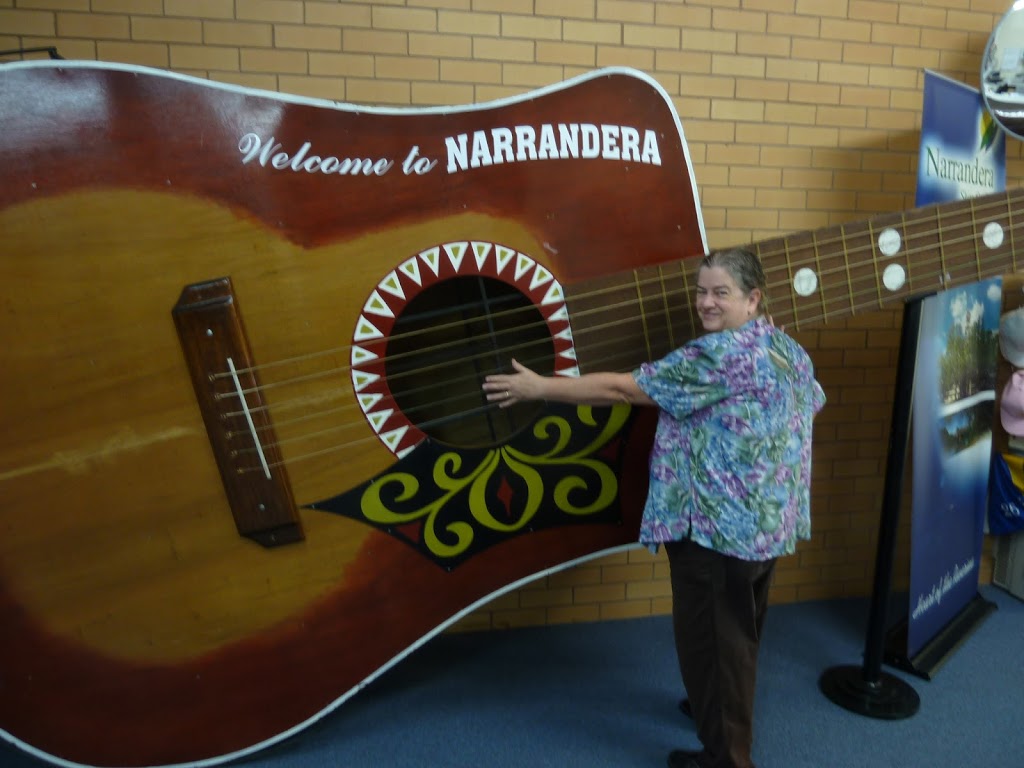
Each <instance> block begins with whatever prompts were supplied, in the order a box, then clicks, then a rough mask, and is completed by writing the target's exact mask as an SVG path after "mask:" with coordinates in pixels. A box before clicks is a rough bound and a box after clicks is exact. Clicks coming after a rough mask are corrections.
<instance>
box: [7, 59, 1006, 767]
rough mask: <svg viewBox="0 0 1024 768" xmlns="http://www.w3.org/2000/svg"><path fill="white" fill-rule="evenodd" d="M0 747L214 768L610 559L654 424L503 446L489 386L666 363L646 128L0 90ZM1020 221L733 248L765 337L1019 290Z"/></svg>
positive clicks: (150, 74)
mask: <svg viewBox="0 0 1024 768" xmlns="http://www.w3.org/2000/svg"><path fill="white" fill-rule="evenodd" d="M0 181H2V183H0V233H2V236H3V249H2V251H0V309H2V312H3V322H2V323H0V349H2V350H3V352H2V355H3V358H2V359H3V372H2V374H0V394H2V402H3V409H2V411H0V428H2V431H3V434H4V436H5V440H4V441H3V444H2V446H0V530H2V531H3V533H4V535H3V536H2V537H0V624H2V626H3V632H0V680H2V681H3V694H4V695H3V696H2V697H0V735H2V736H4V737H5V738H7V739H9V740H11V741H13V742H14V743H15V744H17V745H18V746H21V747H23V748H26V749H28V750H30V751H31V752H32V753H33V754H36V755H38V756H40V757H43V758H44V759H51V760H54V761H57V762H65V763H66V762H72V763H77V764H89V765H103V766H107V765H110V766H113V765H140V764H147V765H170V764H176V763H192V762H200V761H202V762H204V763H206V764H211V763H215V762H219V761H223V760H228V759H230V758H232V757H237V756H240V755H243V754H246V753H248V752H251V751H254V750H256V749H259V748H261V747H263V746H266V745H269V744H272V743H274V742H276V741H279V740H281V739H283V738H285V737H286V736H288V735H289V734H292V733H294V732H296V731H297V730H299V729H301V728H303V727H305V726H306V725H308V724H310V723H312V722H314V721H315V720H317V719H318V718H319V717H321V716H323V715H324V714H326V713H327V712H329V711H331V710H333V709H334V708H335V707H337V706H338V705H339V704H340V703H342V702H343V701H345V700H346V699H347V698H349V697H350V696H352V695H353V694H354V693H356V692H357V691H358V690H359V689H360V688H361V687H363V686H364V685H365V684H366V683H368V682H369V681H370V680H372V679H373V678H374V677H376V676H377V675H379V674H380V673H381V672H382V671H384V670H386V669H387V668H388V667H389V666H391V665H392V664H394V663H395V662H396V661H398V660H399V659H401V658H402V657H403V656H404V655H405V654H407V653H408V652H409V651H410V650H411V649H413V648H415V647H417V645H418V644H419V643H421V642H422V641H423V640H424V639H426V638H429V637H430V636H432V635H433V634H436V633H437V632H439V631H441V630H442V629H443V628H444V627H445V626H447V625H449V624H450V623H451V622H452V621H453V620H455V619H457V618H458V617H460V616H461V615H464V614H465V613H466V612H467V611H470V610H472V609H474V608H475V607H477V606H479V605H480V604H482V603H483V602H485V601H486V600H488V599H490V598H491V597H493V596H494V595H496V594H500V593H501V592H503V591H505V590H508V589H510V588H513V587H515V586H517V585H519V584H521V583H522V582H524V581H525V580H528V579H531V578H535V577H537V576H538V575H542V574H544V573H547V572H550V571H551V570H553V569H557V568H563V567H566V566H567V565H571V564H572V563H575V562H578V561H580V560H581V559H585V558H590V557H595V556H598V555H600V554H603V553H606V552H610V551H615V550H617V549H619V548H621V547H626V546H630V545H631V544H632V543H633V542H634V541H635V538H636V532H637V527H638V523H639V510H640V508H641V505H642V500H643V496H644V490H645V485H646V451H647V445H648V442H647V441H648V438H649V421H650V419H649V418H648V416H649V415H645V414H636V413H631V412H630V411H629V410H628V409H624V408H611V409H590V408H579V409H576V408H535V407H531V406H522V407H517V408H514V409H510V410H509V411H502V412H499V411H497V409H494V408H491V407H489V406H488V405H487V404H486V402H485V401H484V400H483V398H482V397H481V392H480V386H479V383H480V381H481V379H482V377H483V376H484V375H486V374H487V373H488V372H491V371H494V370H497V369H500V368H502V367H504V366H507V365H508V361H509V359H510V358H511V357H513V356H515V357H516V358H518V359H521V360H523V361H525V362H528V363H529V364H531V365H533V366H534V367H536V368H538V369H539V370H543V371H547V372H549V373H554V374H558V375H566V376H571V375H575V374H576V373H578V372H579V371H580V370H586V369H588V368H604V369H608V368H610V369H619V370H628V369H629V368H630V367H632V366H634V365H636V364H637V363H638V362H640V361H642V360H644V359H650V358H654V357H657V356H659V355H661V354H664V353H665V352H667V351H668V350H669V349H671V348H673V347H674V346H677V345H678V344H680V343H682V342H683V341H685V340H686V339H688V338H691V337H692V336H693V334H694V328H695V318H694V313H693V311H692V308H691V306H690V304H689V300H690V296H691V291H690V287H691V283H692V279H693V276H692V274H690V267H689V265H688V264H686V263H685V258H686V257H689V256H692V255H697V254H700V253H702V252H703V251H704V250H705V242H704V234H703V228H702V224H701V221H700V216H699V212H698V209H697V203H696V194H695V187H694V184H693V180H692V174H691V172H690V165H689V160H688V156H687V151H686V145H685V141H684V139H683V135H682V131H681V128H680V125H679V122H678V119H677V117H676V116H675V112H674V110H673V108H672V105H671V103H670V101H669V100H668V98H667V96H666V95H665V94H664V92H662V91H661V90H660V89H659V88H658V87H657V86H656V85H655V84H654V83H653V82H652V81H651V80H649V79H647V78H646V77H643V76H641V75H639V74H638V73H635V72H630V71H623V70H602V71H599V72H595V73H593V74H592V75H589V76H586V77H583V78H579V79H577V80H575V81H570V82H568V83H564V84H562V85H559V86H556V87H552V88H548V89H544V90H542V91H538V92H535V93H532V94H528V95H527V96H525V97H523V98H520V99H513V100H509V101H506V102H501V103H495V104H490V105H483V106H479V107H473V108H470V107H466V108H450V109H425V110H410V111H405V112H398V111H393V110H372V109H366V108H356V107H351V106H343V105H332V104H328V103H324V102H310V101H302V100H299V99H290V98H286V97H280V96H277V95H274V94H268V93H261V92H253V91H247V90H242V89H237V88H231V87H226V86H220V85H217V84H214V83H208V82H203V81H198V80H194V79H190V78H185V77H179V76H174V75H170V74H168V73H162V72H157V71H153V70H142V69H136V68H129V67H123V66H115V65H102V64H95V63H71V62H46V63H31V64H24V65H21V64H19V65H6V66H4V67H0ZM1019 201H1020V194H1019V193H1017V192H1013V193H1010V194H1008V195H997V196H994V197H992V198H986V199H980V200H975V201H966V202H964V203H957V204H952V205H950V206H945V207H943V208H941V209H930V210H921V211H915V212H910V213H907V214H891V215H887V216H883V217H879V218H878V219H876V220H873V221H871V222H863V223H859V224H855V225H847V226H843V227H835V228H831V229H828V230H822V231H821V232H816V233H801V234H798V235H794V236H792V237H789V238H779V239H778V240H773V241H769V242H766V243H760V244H758V245H757V248H758V250H759V252H760V254H761V256H762V259H763V260H764V261H765V264H766V267H767V268H768V275H769V283H770V285H771V288H772V293H773V296H774V303H773V313H774V315H775V319H776V322H779V323H785V324H787V325H790V326H791V327H800V326H801V325H803V324H808V323H822V322H828V320H829V319H830V318H834V317H840V316H844V315H847V314H850V313H853V312H858V311H864V310H869V309H872V308H875V307H878V306H881V305H882V304H884V303H886V302H889V301H898V300H899V299H900V298H902V297H904V296H906V295H908V294H910V293H913V292H917V291H933V290H936V289H939V288H942V287H948V286H949V285H953V284H957V283H959V282H969V281H971V280H974V279H978V278H981V277H984V276H987V275H991V274H1000V273H1001V272H1004V271H1008V270H1009V269H1013V268H1015V266H1016V265H1015V263H1014V261H1013V250H1014V249H1013V243H1014V238H1015V236H1016V235H1015V232H1014V227H1015V216H1019V214H1018V212H1017V209H1018V206H1019Z"/></svg>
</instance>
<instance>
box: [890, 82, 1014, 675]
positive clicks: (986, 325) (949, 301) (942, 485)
mask: <svg viewBox="0 0 1024 768" xmlns="http://www.w3.org/2000/svg"><path fill="white" fill-rule="evenodd" d="M1005 188H1006V137H1005V134H1004V133H1003V131H1002V129H1000V128H999V127H998V125H997V124H996V123H995V121H994V120H993V119H992V117H991V115H989V113H988V111H987V110H986V109H985V105H984V102H983V100H982V98H981V96H980V94H979V93H978V91H977V90H975V89H973V88H971V87H969V86H967V85H964V84H963V83H959V82H956V81H954V80H950V79H948V78H946V77H943V76H941V75H937V74H935V73H934V72H926V73H925V87H924V108H923V115H922V126H921V152H920V157H919V162H918V179H917V196H916V203H917V205H927V204H930V203H940V202H947V201H950V200H958V199H963V198H969V197H976V196H978V195H983V194H988V193H991V192H996V191H999V190H1002V189H1005ZM1001 301H1002V281H1001V280H1000V279H999V278H996V279H994V280H988V281H985V282H982V283H977V284H975V285H972V286H967V287H964V288H960V289H957V290H953V291H948V292H946V293H942V294H939V295H937V296H934V297H931V298H929V299H927V300H925V301H924V302H923V305H922V315H921V335H920V340H919V343H918V352H917V363H916V371H917V376H916V382H915V387H914V405H913V433H914V444H913V451H914V454H913V456H914V462H913V464H914V476H913V509H912V520H911V541H910V594H909V610H908V619H907V655H908V656H911V657H912V656H914V655H916V654H917V653H918V652H919V651H920V650H921V649H922V647H923V646H924V645H925V644H926V643H927V642H928V641H929V640H931V639H932V638H933V637H935V635H936V634H937V633H938V632H939V631H940V630H941V629H942V628H943V627H945V626H946V625H947V624H948V623H949V622H950V621H951V620H952V619H954V618H955V617H956V616H957V614H958V613H960V611H961V610H963V608H964V607H965V606H966V605H967V604H968V603H969V602H970V601H971V600H972V599H973V598H974V597H975V596H976V595H977V593H978V572H979V564H980V560H981V548H982V543H983V540H984V529H985V509H986V499H987V493H988V478H989V466H990V457H991V452H992V420H993V418H994V412H995V400H996V395H995V376H996V350H997V345H998V328H999V313H1000V307H1001Z"/></svg>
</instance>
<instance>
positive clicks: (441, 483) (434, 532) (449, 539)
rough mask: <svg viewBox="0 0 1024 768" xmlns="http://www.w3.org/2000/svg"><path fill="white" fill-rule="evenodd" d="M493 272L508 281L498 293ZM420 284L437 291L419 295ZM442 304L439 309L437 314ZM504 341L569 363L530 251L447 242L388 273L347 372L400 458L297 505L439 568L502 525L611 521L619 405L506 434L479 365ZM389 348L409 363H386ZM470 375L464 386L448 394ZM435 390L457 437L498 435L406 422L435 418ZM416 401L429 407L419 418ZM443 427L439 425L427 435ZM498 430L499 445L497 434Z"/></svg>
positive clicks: (565, 414)
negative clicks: (370, 532) (470, 422)
mask: <svg viewBox="0 0 1024 768" xmlns="http://www.w3.org/2000/svg"><path fill="white" fill-rule="evenodd" d="M456 281H461V282H462V283H463V284H466V283H469V284H470V286H471V287H470V288H469V289H468V291H467V290H463V291H462V293H463V294H466V293H467V292H469V291H472V292H473V295H472V297H471V298H470V299H469V300H464V301H463V302H462V303H459V302H457V301H452V299H453V296H452V291H451V289H452V287H453V286H455V283H456ZM496 282H500V283H502V284H503V285H504V286H507V288H508V289H510V290H504V291H497V290H496V289H495V287H494V283H496ZM431 292H437V293H440V294H441V295H440V296H437V297H435V300H434V301H429V297H428V296H425V295H427V294H430V293H431ZM456 292H458V291H456ZM423 298H426V299H427V300H428V305H429V309H427V308H425V306H424V303H423V301H422V300H421V299H423ZM464 298H465V297H464ZM439 305H440V306H443V307H445V309H444V310H443V312H444V314H443V316H441V317H440V318H439V313H440V312H442V310H440V309H438V306H439ZM417 308H418V309H417ZM484 310H486V311H484ZM418 314H419V315H421V316H420V317H417V315H418ZM480 314H483V315H484V317H485V319H486V326H487V327H486V329H485V330H483V331H482V332H481V331H480V329H478V328H477V325H478V323H477V321H478V320H479V319H480V318H479V317H473V315H480ZM534 314H536V317H533V315H534ZM406 316H408V317H406ZM403 318H406V322H405V323H404V324H403V323H402V320H403ZM502 318H503V319H504V322H503V320H502ZM428 321H430V323H431V325H424V324H425V323H427V322H428ZM496 326H500V329H498V328H496ZM438 327H440V328H441V329H442V330H440V331H439V330H438ZM395 337H412V338H411V339H410V338H405V339H403V340H402V341H393V339H394V338H395ZM396 347H397V349H396ZM424 347H426V349H424ZM503 347H508V348H511V349H513V350H514V353H515V354H520V355H521V356H522V355H527V356H529V357H530V358H535V359H532V360H531V363H532V364H534V365H536V364H538V363H540V364H541V365H543V366H544V368H545V370H550V371H551V373H553V374H554V375H560V376H576V375H578V374H579V368H578V366H577V361H576V350H575V347H574V346H573V342H572V330H571V327H570V324H569V316H568V312H567V309H566V303H565V294H564V292H563V289H562V286H561V284H560V283H559V282H558V280H556V279H555V277H554V275H553V274H552V273H551V272H550V271H549V270H548V269H547V268H545V267H544V266H543V265H542V264H539V263H538V262H537V261H536V260H535V259H533V258H531V257H530V256H528V255H526V254H524V253H522V252H519V251H517V250H516V249H514V248H510V247H508V246H504V245H501V244H499V243H490V242H482V241H453V242H446V243H443V244H440V245H436V246H433V247H430V248H426V249H424V250H422V251H421V252H420V253H419V254H417V255H415V256H412V257H410V258H408V259H406V260H405V261H403V262H402V263H401V264H400V265H399V266H398V267H397V268H396V269H394V270H392V271H391V272H389V273H388V274H387V275H386V276H385V277H384V278H383V279H382V280H381V281H380V282H379V283H378V285H377V287H376V288H375V289H374V290H373V292H372V293H371V294H370V296H369V298H368V299H367V300H366V302H365V304H364V305H363V312H362V313H361V314H360V315H359V318H358V321H357V324H356V328H355V332H354V334H353V339H352V347H351V350H352V351H351V378H352V388H353V391H354V393H355V395H356V397H357V399H358V401H359V404H360V407H361V408H362V410H363V413H364V415H365V416H366V419H367V422H368V423H369V424H370V425H371V427H372V429H373V431H374V432H375V433H376V434H377V435H378V437H379V438H380V440H381V442H382V443H383V444H384V445H385V446H386V447H387V448H388V449H389V450H390V451H392V452H393V453H394V454H395V455H396V457H397V458H398V459H399V463H398V464H397V465H396V466H394V467H392V468H389V469H388V470H386V471H385V472H383V473H382V474H380V475H378V476H377V477H374V478H373V479H371V480H370V481H368V482H367V483H365V484H363V485H360V486H358V487H356V488H354V489H352V490H349V491H346V492H345V493H342V494H338V495H336V496H333V497H331V498H329V499H325V500H322V501H318V502H314V503H312V504H310V505H308V506H309V507H310V508H311V509H320V510H325V511H330V512H335V513H337V514H342V515H345V516H348V517H351V518H353V519H356V520H360V521H362V522H365V523H367V524H369V525H373V526H375V527H377V528H379V529H381V530H383V531H385V532H387V533H388V534H390V535H392V536H394V537H396V538H398V539H399V540H401V541H404V542H406V543H408V544H410V545H411V546H412V547H414V548H415V549H416V550H417V551H419V552H420V553H421V554H422V555H423V556H425V557H426V558H428V559H429V560H432V561H433V562H435V563H437V564H438V565H440V566H442V567H444V568H447V569H451V568H454V567H455V566H456V565H458V564H459V563H461V562H463V561H464V560H466V559H468V558H470V557H473V556H474V555H476V554H478V553H479V552H481V551H483V550H484V549H486V548H488V547H490V546H493V545H494V544H497V543H500V542H501V541H502V540H505V539H508V538H510V537H512V536H517V535H521V534H524V533H529V532H533V531H537V530H541V529H545V528H549V527H553V526H558V525H567V524H571V523H574V522H580V521H584V522H590V523H594V522H602V523H607V522H613V523H621V522H622V521H621V513H620V509H619V498H618V479H617V475H618V473H619V472H620V471H621V456H620V455H619V453H620V451H621V449H622V444H623V440H622V435H621V431H622V430H623V428H624V426H625V424H626V421H627V419H628V413H629V409H628V408H612V409H609V408H603V409H597V411H596V412H595V409H591V408H579V409H565V408H561V409H558V410H559V413H558V415H545V414H541V415H540V416H539V417H537V420H536V421H533V422H532V428H531V426H530V425H529V424H528V425H526V426H521V428H520V429H519V430H518V431H517V432H515V433H514V434H511V435H510V436H509V435H506V433H505V431H504V430H503V429H497V430H496V429H495V427H494V424H493V422H494V421H495V420H499V419H500V420H501V421H505V419H504V418H502V415H501V414H498V413H497V409H495V408H494V407H488V406H487V404H486V401H485V400H484V399H483V395H482V393H481V391H480V390H479V379H480V376H479V375H478V373H479V372H478V370H477V369H478V368H479V366H480V365H481V363H482V362H483V360H484V359H486V360H487V361H488V362H490V361H493V360H497V361H499V363H500V362H502V357H505V355H504V353H503ZM538 347H539V348H538ZM549 347H550V349H549ZM539 355H544V359H543V360H541V359H540V358H539V357H538V356H539ZM395 358H405V359H406V362H405V363H404V365H401V366H400V370H398V371H397V372H396V371H394V370H392V371H390V372H389V364H391V365H393V364H394V363H393V361H394V359H395ZM409 358H417V359H415V360H410V359H409ZM466 361H468V362H469V370H468V371H467V372H459V371H456V372H455V373H454V374H453V373H452V368H451V366H452V365H457V364H458V363H459V362H466ZM504 362H505V363H506V364H507V359H506V360H505V361H504ZM403 379H406V380H407V381H406V383H404V384H402V383H401V382H402V380H403ZM424 379H433V380H434V381H433V382H424ZM438 379H440V381H437V380H438ZM393 382H398V385H399V386H400V387H401V390H402V391H401V393H400V394H396V392H395V391H394V390H393V389H392V386H391V385H392V383H393ZM467 385H468V387H469V390H468V391H466V392H464V393H463V394H462V395H461V396H459V395H455V396H453V392H458V391H459V390H466V389H467ZM435 392H436V395H435V394H434V393H435ZM408 393H412V394H408ZM424 393H426V394H424ZM417 395H418V397H417ZM399 400H402V401H405V403H406V409H403V407H402V403H400V402H398V401H399ZM467 400H468V401H469V404H468V406H467V405H466V404H465V401H467ZM444 401H448V402H453V403H455V406H456V407H455V409H454V415H453V418H455V419H457V420H458V421H460V422H461V435H458V434H457V435H456V438H458V437H460V436H462V437H464V438H465V437H467V436H468V437H470V438H471V437H472V436H478V437H479V436H480V435H481V432H483V439H484V440H485V441H486V442H488V443H496V445H494V446H493V447H490V448H486V449H480V448H475V447H473V446H472V445H471V444H466V445H445V444H442V443H441V442H440V441H439V439H430V438H428V433H429V432H431V431H432V428H431V426H428V425H424V426H422V427H421V426H420V424H419V423H417V422H418V421H419V422H420V423H422V422H424V421H428V420H433V421H436V420H437V419H436V416H435V411H436V410H437V406H438V403H442V402H444ZM417 412H419V413H420V414H422V413H427V414H430V417H429V419H428V418H424V417H420V418H419V419H418V420H417V419H416V418H413V416H414V415H416V414H417ZM477 414H480V415H482V416H483V417H484V418H483V421H484V422H485V423H484V424H483V425H482V426H483V429H482V430H481V429H479V428H477V429H474V428H467V427H466V424H465V422H466V420H467V419H471V418H475V415H477ZM444 436H445V432H444V431H442V432H441V434H440V435H439V436H438V437H439V438H441V437H444ZM506 438H507V439H508V440H509V441H510V442H508V444H498V443H502V442H503V441H504V440H505V439H506ZM456 442H458V440H456ZM463 442H465V440H463ZM421 478H423V479H426V478H430V481H429V482H426V481H421Z"/></svg>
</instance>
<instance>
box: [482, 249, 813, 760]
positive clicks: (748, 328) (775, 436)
mask: <svg viewBox="0 0 1024 768" xmlns="http://www.w3.org/2000/svg"><path fill="white" fill-rule="evenodd" d="M765 292H766V285H765V277H764V271H763V269H762V267H761V264H760V261H759V260H758V258H757V256H755V255H754V254H753V253H751V252H750V251H747V250H743V249H731V250H725V251H719V252H716V253H712V254H710V255H708V256H706V257H704V259H703V260H702V261H701V264H700V269H699V272H698V276H697V296H696V309H697V313H698V315H699V316H700V319H701V323H702V324H703V326H704V331H705V334H704V335H702V336H701V337H699V338H697V339H694V340H693V341H691V342H689V343H687V344H685V345H684V346H682V347H680V348H679V349H677V350H675V351H673V352H671V353H669V354H668V355H667V356H665V357H664V358H663V359H661V360H659V361H657V362H653V363H645V364H643V365H641V366H640V367H639V368H638V369H637V370H635V371H633V372H632V373H611V372H605V373H589V374H585V375H583V376H581V377H579V378H556V377H543V376H539V375H537V374H535V373H534V372H532V371H531V370H529V369H528V368H526V367H524V366H522V365H520V364H519V363H517V362H516V361H514V360H513V361H512V366H513V369H514V371H515V372H514V373H512V374H501V375H492V376H488V377H487V379H486V381H485V383H484V385H483V387H484V390H485V392H486V393H487V399H488V400H489V401H491V402H495V403H497V404H498V405H499V406H501V407H508V406H510V405H512V404H514V403H517V402H521V401H527V400H557V401H560V402H565V403H587V404H592V405H609V404H614V403H631V404H633V405H648V406H657V407H658V408H660V409H661V413H660V416H659V420H658V428H657V431H656V433H655V437H654V444H653V447H652V448H651V457H650V487H649V491H648V497H647V503H646V505H645V507H644V515H643V520H642V522H641V526H640V541H641V543H644V544H648V545H650V546H652V547H657V546H658V545H660V544H664V545H665V551H666V554H667V556H668V561H669V567H670V571H671V581H672V617H673V628H674V631H675V641H676V651H677V654H678V657H679V667H680V671H681V672H682V678H683V684H684V685H685V686H686V691H687V694H688V696H689V704H690V709H691V711H692V713H693V717H694V720H695V722H696V725H697V734H698V737H699V738H700V741H701V744H702V746H703V749H701V750H700V751H687V750H674V751H673V752H671V753H670V754H669V759H668V763H669V766H671V768H752V766H753V765H754V764H753V762H752V761H751V745H752V741H753V706H754V687H755V681H756V677H757V653H758V648H759V646H760V640H761V632H762V628H763V625H764V619H765V612H766V609H767V606H768V589H769V587H770V585H771V578H772V573H773V571H774V567H775V560H776V558H778V557H779V556H781V555H786V554H791V553H792V552H794V551H795V549H796V541H797V539H801V538H803V539H806V538H809V537H810V480H811V475H810V470H811V423H812V421H813V419H814V414H816V413H817V412H818V411H819V410H821V408H822V406H824V404H825V395H824V393H823V392H822V390H821V387H820V386H819V385H818V382H817V381H815V379H814V369H813V366H812V364H811V360H810V358H809V357H808V355H807V353H806V351H804V349H803V348H802V347H801V346H800V345H799V344H797V343H796V342H795V341H794V340H793V339H792V338H790V337H789V336H787V335H786V334H785V333H784V332H783V331H782V330H780V329H778V328H775V326H774V325H773V324H772V322H771V318H770V317H769V316H768V314H767V310H766V302H767V300H766V295H765Z"/></svg>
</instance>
